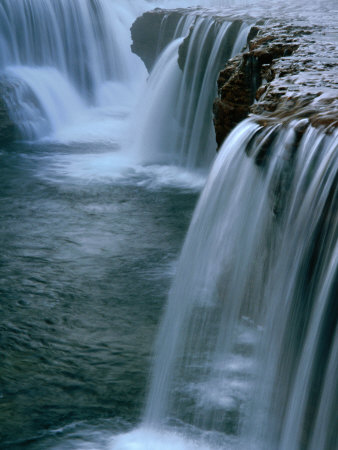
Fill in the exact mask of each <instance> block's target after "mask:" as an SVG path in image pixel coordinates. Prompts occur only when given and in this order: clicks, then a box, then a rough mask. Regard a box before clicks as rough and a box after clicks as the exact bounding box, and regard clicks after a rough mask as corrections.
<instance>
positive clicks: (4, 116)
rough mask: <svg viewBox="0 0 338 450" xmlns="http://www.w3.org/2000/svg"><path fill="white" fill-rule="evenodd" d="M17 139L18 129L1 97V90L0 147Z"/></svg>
mask: <svg viewBox="0 0 338 450" xmlns="http://www.w3.org/2000/svg"><path fill="white" fill-rule="evenodd" d="M16 137H17V128H16V126H15V124H14V122H13V121H12V120H11V118H10V117H9V114H8V109H7V105H6V103H5V101H4V100H3V98H2V95H1V88H0V145H2V144H8V143H10V142H13V141H14V140H15V138H16Z"/></svg>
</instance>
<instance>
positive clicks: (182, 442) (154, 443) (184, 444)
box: [109, 428, 211, 450]
mask: <svg viewBox="0 0 338 450" xmlns="http://www.w3.org/2000/svg"><path fill="white" fill-rule="evenodd" d="M174 449H175V450H209V449H210V450H211V447H209V446H208V445H207V444H205V443H204V442H198V441H195V440H191V439H188V438H186V437H184V436H182V435H180V434H179V433H176V432H174V431H171V432H169V431H161V430H154V429H147V428H140V429H137V430H134V431H132V432H130V433H126V434H122V435H119V436H116V437H114V438H113V439H112V443H111V446H110V447H109V450H174Z"/></svg>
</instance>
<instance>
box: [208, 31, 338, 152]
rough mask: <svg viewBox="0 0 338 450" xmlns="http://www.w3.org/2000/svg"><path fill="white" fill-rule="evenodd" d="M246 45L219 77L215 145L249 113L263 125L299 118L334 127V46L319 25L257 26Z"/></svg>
mask: <svg viewBox="0 0 338 450" xmlns="http://www.w3.org/2000/svg"><path fill="white" fill-rule="evenodd" d="M248 41H249V42H248V50H247V51H245V52H244V53H243V54H241V55H238V56H236V57H235V58H233V59H231V60H229V61H228V63H227V64H226V66H225V68H224V70H222V71H221V72H220V75H219V78H218V97H217V99H216V100H215V102H214V125H215V130H216V139H217V143H218V145H219V146H220V145H221V144H222V142H223V140H224V139H225V137H226V136H227V135H228V134H229V132H230V131H231V130H232V129H233V128H234V127H235V126H236V125H237V124H238V123H239V122H240V121H241V120H243V119H244V118H246V117H248V116H249V115H250V116H252V117H254V118H255V119H256V120H257V121H259V122H260V123H262V125H267V124H269V123H274V122H278V123H288V122H290V121H292V120H294V119H300V118H301V119H304V120H305V121H304V124H306V123H308V124H310V123H311V124H312V125H313V126H316V127H318V126H322V127H323V128H324V127H325V129H326V131H327V132H330V131H331V130H332V129H334V128H337V127H338V79H337V73H338V69H337V67H338V66H337V62H338V48H337V45H336V40H335V39H332V34H328V35H326V31H325V29H324V28H323V27H321V26H318V25H314V26H299V25H298V26H297V25H292V24H290V23H271V22H270V23H269V22H265V24H264V25H261V26H256V27H254V28H253V29H252V34H251V36H249V39H248Z"/></svg>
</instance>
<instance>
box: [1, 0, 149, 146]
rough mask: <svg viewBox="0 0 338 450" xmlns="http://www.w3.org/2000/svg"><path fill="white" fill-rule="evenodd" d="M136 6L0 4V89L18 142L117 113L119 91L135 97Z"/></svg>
mask: <svg viewBox="0 0 338 450" xmlns="http://www.w3.org/2000/svg"><path fill="white" fill-rule="evenodd" d="M137 5H138V7H137V8H136V6H135V5H134V6H133V4H132V3H129V2H127V3H125V4H124V5H118V4H116V2H112V1H110V0H83V1H78V0H58V1H45V0H37V1H36V0H2V1H1V3H0V89H1V92H2V95H3V97H4V99H5V101H6V103H7V105H8V108H9V113H10V115H11V117H12V120H13V121H14V122H15V123H17V125H18V128H19V130H20V135H21V137H22V138H24V139H39V138H41V137H44V136H46V135H48V134H49V133H51V132H55V131H58V129H59V126H60V125H65V124H68V125H69V124H71V123H72V122H73V119H76V117H77V116H78V115H79V112H80V110H82V112H85V111H86V109H88V108H89V107H102V106H107V104H108V103H109V105H110V107H114V106H115V107H117V106H120V105H119V102H120V97H121V95H120V96H119V95H117V92H118V91H123V94H124V96H127V95H129V97H130V98H132V97H133V96H134V95H135V86H136V85H139V84H140V81H139V80H140V79H141V80H143V78H144V77H145V71H144V69H143V67H142V63H141V61H139V59H138V58H137V57H136V56H135V55H133V54H132V53H131V52H130V44H131V42H130V32H129V28H130V25H131V23H132V21H133V20H134V18H135V17H136V14H137V13H138V12H139V11H140V10H142V9H143V8H144V5H143V2H142V1H140V2H137ZM126 100H128V98H127V99H124V101H126ZM18 106H19V107H20V110H18ZM80 106H81V108H80ZM56 112H57V115H58V116H59V118H58V119H57V120H55V119H56V116H55V113H56ZM60 121H61V122H62V123H60Z"/></svg>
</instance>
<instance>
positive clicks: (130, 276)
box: [0, 0, 338, 450]
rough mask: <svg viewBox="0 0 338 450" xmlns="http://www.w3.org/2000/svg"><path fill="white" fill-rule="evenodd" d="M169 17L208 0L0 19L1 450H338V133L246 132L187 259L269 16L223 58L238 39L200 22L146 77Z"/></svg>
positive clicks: (250, 126) (100, 5)
mask: <svg viewBox="0 0 338 450" xmlns="http://www.w3.org/2000/svg"><path fill="white" fill-rule="evenodd" d="M202 3H203V4H204V6H213V7H217V6H222V5H225V6H231V5H230V3H232V2H226V1H224V2H220V1H205V2H202ZM260 3H261V4H263V7H259V5H256V3H255V2H253V1H244V0H243V1H238V2H237V4H238V5H239V6H240V10H241V12H246V9H247V7H248V6H250V7H252V6H254V8H253V10H252V12H253V13H254V11H256V12H255V14H256V17H260V16H261V14H262V11H264V10H266V8H265V6H264V2H260ZM272 3H273V4H271V2H269V5H270V4H271V7H273V8H274V10H275V11H276V13H277V14H280V13H281V6H280V5H279V3H280V2H272ZM320 3H321V2H318V5H319V6H321V7H320V8H319V9H318V11H320V14H323V15H324V16H325V15H326V16H327V11H328V10H329V11H331V10H332V8H331V7H330V6H328V4H329V2H326V3H325V5H323V4H320ZM157 5H160V6H165V7H176V6H191V2H189V1H186V2H184V1H179V2H174V1H163V2H162V3H161V4H160V2H146V1H141V0H137V1H136V0H135V1H126V2H123V3H122V4H119V5H117V4H116V3H115V2H112V1H110V0H94V1H90V0H84V1H77V0H72V1H70V0H69V1H65V0H58V1H53V2H51V1H43V0H35V1H33V0H23V1H18V0H11V1H10V0H1V1H0V21H1V29H0V50H1V51H0V69H1V74H0V84H1V88H2V93H3V98H4V101H5V102H6V104H7V107H8V111H9V113H10V117H11V119H12V120H13V121H14V122H15V123H16V125H17V128H18V131H17V136H16V137H17V140H18V142H17V143H14V144H10V145H2V146H1V148H0V162H1V169H0V171H1V177H0V208H1V244H2V246H1V255H0V261H1V262H0V275H1V276H0V292H1V304H0V313H1V318H2V320H1V334H0V343H1V351H0V356H1V370H0V423H1V427H0V447H1V448H5V449H7V448H8V449H20V448H28V449H30V450H35V449H39V450H40V449H60V450H64V449H105V450H108V449H109V450H135V449H136V450H172V449H173V448H175V449H177V450H181V449H182V450H190V449H191V450H197V449H204V450H206V449H213V450H215V449H227V450H244V449H245V450H247V449H253V450H262V449H264V450H265V449H266V450H268V449H269V450H271V449H282V450H290V449H292V450H300V449H303V448H304V449H309V450H318V449H325V450H331V449H334V448H335V442H336V439H337V434H336V427H335V417H336V416H335V411H336V409H335V408H336V406H335V405H336V404H337V402H338V398H337V384H336V380H335V373H336V371H337V360H338V358H337V351H338V349H337V335H336V331H335V324H336V317H337V308H336V306H335V305H336V304H335V302H334V293H335V292H336V284H335V283H336V281H335V280H337V247H336V240H335V239H336V236H337V235H336V233H337V228H336V225H337V224H336V221H335V215H334V211H335V210H336V208H337V203H336V202H337V192H336V186H337V179H336V173H337V158H336V156H335V155H336V152H337V136H336V135H331V136H328V137H327V136H326V137H325V136H324V135H323V134H321V132H319V131H316V130H314V129H311V128H308V130H307V131H306V133H305V135H304V136H303V138H302V139H301V140H300V141H299V140H298V141H299V142H298V141H297V145H294V142H295V141H296V140H297V139H296V129H297V123H294V124H291V125H290V126H289V128H285V129H282V128H278V127H277V128H272V129H267V130H265V131H264V130H261V129H260V127H259V126H258V125H256V124H254V123H253V122H250V121H248V122H244V123H242V124H241V125H240V126H239V127H238V128H237V129H236V130H235V131H234V132H233V133H232V135H231V136H230V137H229V139H228V140H227V142H226V143H225V144H224V146H223V147H222V150H221V152H220V154H219V156H218V158H217V159H216V161H215V164H214V165H213V167H212V170H211V173H210V176H209V177H208V181H207V184H206V187H205V189H204V190H203V193H202V196H201V198H200V200H199V203H198V206H197V209H196V211H195V213H194V215H193V220H192V222H191V224H190V228H189V231H188V234H187V237H186V240H185V243H184V245H183V249H182V251H181V256H180V257H179V252H180V249H181V247H182V243H183V239H184V236H185V234H186V231H187V229H188V226H189V222H190V219H191V217H192V213H193V209H194V206H195V203H196V200H197V197H198V193H199V192H200V190H201V189H202V187H203V185H204V183H205V173H206V170H207V169H208V168H209V167H210V165H211V162H212V159H213V155H214V151H215V144H214V141H213V130H212V122H211V119H212V118H211V115H210V114H209V112H208V110H209V108H210V105H211V103H212V96H213V95H214V92H215V85H214V83H215V82H216V78H217V71H214V69H215V66H218V64H219V63H220V61H219V58H220V57H221V58H223V57H226V58H228V57H230V56H231V55H233V54H235V53H236V52H238V51H240V49H241V47H242V45H243V43H244V42H245V39H246V33H247V32H248V31H249V28H250V26H249V25H250V23H251V22H254V19H252V21H250V20H249V21H248V22H242V23H241V24H240V26H238V29H236V32H235V34H233V33H232V35H231V43H230V42H229V45H228V48H227V52H226V54H222V55H223V56H222V55H221V54H220V53H219V49H220V47H221V46H223V45H225V44H226V42H227V39H228V35H229V37H230V34H231V33H229V30H230V28H231V24H230V23H223V24H222V25H221V26H217V27H216V29H215V30H214V29H213V26H212V21H210V20H209V19H205V20H202V19H198V20H195V18H194V17H192V16H191V15H188V16H187V17H185V19H184V20H183V19H182V22H181V23H180V26H179V27H178V29H177V33H176V35H175V36H174V37H173V42H172V43H171V44H169V46H168V47H167V48H166V49H164V51H163V52H162V54H161V55H159V58H158V61H157V64H155V67H154V70H153V71H152V73H151V74H150V76H149V77H148V74H147V72H146V70H145V68H144V66H143V64H142V63H141V61H140V60H139V59H138V58H137V57H136V56H135V55H133V54H132V53H131V52H130V36H129V28H130V26H131V24H132V22H133V20H135V18H136V17H137V16H138V15H140V14H141V13H142V12H143V11H145V10H146V9H149V8H151V7H153V6H157ZM256 7H257V10H256V9H255V8H256ZM273 8H272V9H273ZM283 8H284V9H283V11H284V12H283V14H285V16H287V15H290V16H293V15H294V9H293V6H291V5H287V7H286V6H283ZM330 8H331V9H330ZM272 9H271V10H270V12H272ZM301 12H302V8H298V9H297V14H300V13H301ZM255 14H253V16H254V15H255ZM308 14H310V15H311V13H308ZM300 17H301V16H300ZM192 24H194V25H195V29H194V30H193V32H192V38H191V43H190V47H189V49H188V54H187V58H188V59H187V60H188V62H189V61H190V62H189V64H187V67H186V70H185V71H183V72H180V71H178V68H177V65H176V63H175V60H176V56H177V53H178V47H179V45H180V43H181V42H182V39H183V38H184V36H185V35H186V34H187V33H188V31H189V28H190V26H191V25H192ZM211 31H212V33H211ZM211 35H212V36H213V39H214V46H212V47H205V44H206V43H207V42H209V41H210V36H211ZM51 36H52V37H53V39H52V40H51ZM206 48H208V50H206ZM199 49H200V50H201V53H200V54H199V52H198V50H199ZM206 55H207V56H208V57H206ZM196 61H197V62H199V63H201V64H202V66H203V76H201V77H199V76H197V74H196V70H197V71H198V70H199V66H198V65H196V64H195V62H196ZM217 70H218V69H217ZM188 72H189V73H188ZM189 83H191V86H193V87H194V88H193V89H189V88H187V85H188V84H189ZM209 85H210V86H209ZM194 90H197V91H199V94H198V95H197V96H196V95H195V92H194ZM166 94H167V96H166ZM176 96H177V97H178V98H179V99H180V101H179V102H176V103H175V101H173V99H174V98H175V97H176ZM164 97H165V98H164ZM145 104H146V105H147V108H146V109H144V107H143V106H142V105H145ZM139 105H141V106H139ZM187 106H188V107H189V110H188V111H187V114H185V110H186V107H187ZM142 108H143V109H142ZM270 134H271V135H273V137H274V138H273V139H270V138H269V135H270ZM265 138H268V139H270V144H271V145H270V153H269V154H268V155H267V156H266V155H265V156H264V157H263V160H262V153H261V152H260V150H261V144H262V142H264V139H265ZM168 139H169V140H170V143H171V144H172V145H168ZM263 147H264V146H263ZM295 147H297V151H296V152H295V153H294V150H295ZM264 151H265V150H264ZM188 169H189V170H188ZM288 187H289V189H288ZM167 297H168V299H167ZM162 312H164V314H162ZM161 317H162V322H161V325H160V331H159V333H158V336H157V338H156V330H157V328H158V324H159V322H160V318H161ZM154 342H156V344H155V349H154V348H153V347H154Z"/></svg>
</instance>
